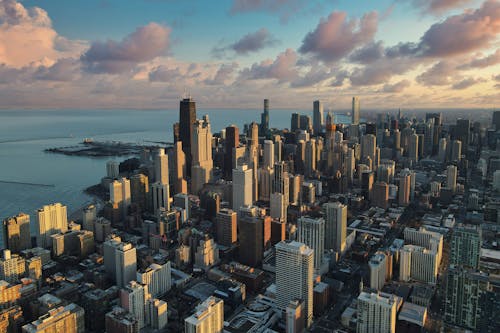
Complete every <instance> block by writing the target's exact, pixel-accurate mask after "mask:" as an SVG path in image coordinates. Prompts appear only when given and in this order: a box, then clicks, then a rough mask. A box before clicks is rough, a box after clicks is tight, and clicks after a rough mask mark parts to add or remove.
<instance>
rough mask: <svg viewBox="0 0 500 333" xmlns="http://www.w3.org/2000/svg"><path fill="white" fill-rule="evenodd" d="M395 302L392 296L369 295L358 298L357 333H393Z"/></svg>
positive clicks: (363, 293)
mask: <svg viewBox="0 0 500 333" xmlns="http://www.w3.org/2000/svg"><path fill="white" fill-rule="evenodd" d="M396 311H397V300H396V298H395V297H394V296H393V295H387V294H380V293H379V294H375V293H372V294H369V293H366V292H362V293H361V294H360V295H359V296H358V322H357V327H356V332H357V333H372V332H377V333H395V332H396Z"/></svg>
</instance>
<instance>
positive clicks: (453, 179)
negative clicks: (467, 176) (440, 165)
mask: <svg viewBox="0 0 500 333" xmlns="http://www.w3.org/2000/svg"><path fill="white" fill-rule="evenodd" d="M446 187H447V188H449V189H450V190H452V191H453V192H455V191H456V189H457V167H456V166H455V165H448V167H447V168H446Z"/></svg>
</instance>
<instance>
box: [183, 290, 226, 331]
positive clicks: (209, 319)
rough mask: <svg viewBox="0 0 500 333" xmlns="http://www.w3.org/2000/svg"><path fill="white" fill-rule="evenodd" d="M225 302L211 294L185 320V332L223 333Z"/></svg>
mask: <svg viewBox="0 0 500 333" xmlns="http://www.w3.org/2000/svg"><path fill="white" fill-rule="evenodd" d="M223 331H224V302H223V301H222V300H221V299H218V298H216V297H213V296H210V297H209V298H207V299H206V300H205V301H204V302H203V303H201V304H200V305H198V306H197V307H196V312H195V313H194V314H193V315H192V316H190V317H187V318H186V319H185V320H184V332H185V333H222V332H223Z"/></svg>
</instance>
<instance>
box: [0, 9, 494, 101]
mask: <svg viewBox="0 0 500 333" xmlns="http://www.w3.org/2000/svg"><path fill="white" fill-rule="evenodd" d="M8 8H10V10H7V9H8ZM13 8H14V10H12V9H13ZM499 8H500V5H499V2H498V0H398V1H396V0H324V1H321V0H317V1H307V0H216V1H195V0H184V1H174V0H127V1H123V0H71V1H60V0H24V1H19V0H0V23H1V24H0V74H3V75H4V77H5V78H6V79H5V80H4V81H5V82H0V84H3V85H4V87H3V88H4V89H3V92H4V94H5V95H6V98H1V97H2V93H0V107H3V108H9V107H34V106H35V105H37V104H42V105H43V106H47V107H69V106H71V104H72V103H74V104H75V106H76V107H79V106H82V105H86V106H89V107H120V106H131V107H140V106H144V107H152V108H154V107H158V106H159V105H163V104H168V105H170V104H172V105H175V104H176V103H177V101H176V98H177V97H174V96H177V95H178V94H179V92H180V91H184V90H186V89H188V90H190V91H193V92H195V93H197V94H198V99H200V100H201V101H204V102H206V103H209V104H210V106H211V107H216V106H218V105H227V103H228V102H230V103H231V104H234V106H241V107H246V106H250V105H252V104H253V103H254V102H253V101H254V99H256V98H259V100H260V97H258V96H259V95H260V94H261V92H262V91H266V92H267V93H268V94H269V95H271V96H273V97H274V98H275V100H276V101H277V103H274V105H276V104H278V105H282V106H283V107H291V106H300V105H309V104H310V100H311V99H315V98H327V99H333V98H332V97H331V96H336V97H335V98H334V99H335V100H339V101H340V102H339V103H343V104H346V105H347V104H348V100H349V98H350V96H352V95H359V96H361V98H362V100H363V101H365V102H368V103H370V104H372V105H374V106H375V107H390V106H391V105H396V104H397V106H399V105H401V104H403V105H408V106H410V105H411V106H413V107H429V106H434V105H437V106H439V107H453V106H454V105H455V104H459V105H467V106H468V107H470V106H481V107H492V106H494V105H497V103H498V100H499V96H498V93H496V90H497V88H498V85H499V84H500V83H499V81H500V77H499V76H498V73H499V72H500V68H499V65H498V64H499V63H500V51H499V50H498V46H499V44H500V43H499V38H498V35H499V33H500V28H499V23H498V22H499V21H500V9H499ZM13 12H14V13H16V12H17V14H12V13H13ZM9 15H10V16H9ZM454 31H459V32H460V38H457V35H456V34H455V33H454ZM461 39H463V41H462V40H461ZM138 49H140V50H138ZM2 50H4V51H2ZM142 51H144V52H142ZM475 60H477V61H476V62H474V61H475ZM0 81H2V80H0ZM27 86H29V87H30V90H29V91H27V88H26V87H27ZM132 92H140V95H139V94H138V95H139V96H132V95H131V93H132ZM77 93H78V95H75V94H77ZM51 94H53V96H52V95H51ZM82 95H83V96H82ZM89 96H91V97H92V98H88V97H89ZM234 96H239V97H240V99H239V100H236V99H235V98H234ZM141 98H142V99H141ZM215 99H220V101H219V102H218V101H216V100H215ZM91 101H92V103H91Z"/></svg>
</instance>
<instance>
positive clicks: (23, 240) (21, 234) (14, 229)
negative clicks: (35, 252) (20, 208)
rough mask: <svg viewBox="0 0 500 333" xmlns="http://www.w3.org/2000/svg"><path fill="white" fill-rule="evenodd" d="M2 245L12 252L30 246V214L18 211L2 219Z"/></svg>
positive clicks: (17, 251)
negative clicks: (14, 214) (16, 213)
mask: <svg viewBox="0 0 500 333" xmlns="http://www.w3.org/2000/svg"><path fill="white" fill-rule="evenodd" d="M3 225H4V237H5V239H4V246H5V247H6V248H8V249H9V250H11V251H12V252H14V253H19V251H21V250H25V249H29V248H31V237H30V216H29V215H28V214H24V213H19V214H18V215H16V216H13V217H9V218H7V219H5V220H4V221H3Z"/></svg>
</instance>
